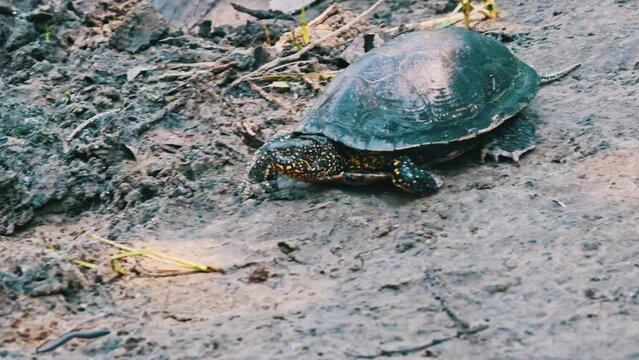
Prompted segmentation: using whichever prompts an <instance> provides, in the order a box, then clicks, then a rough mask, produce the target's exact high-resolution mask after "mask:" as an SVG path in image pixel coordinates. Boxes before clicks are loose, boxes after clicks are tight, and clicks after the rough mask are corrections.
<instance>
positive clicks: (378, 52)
mask: <svg viewBox="0 0 639 360" xmlns="http://www.w3.org/2000/svg"><path fill="white" fill-rule="evenodd" d="M538 88H539V75H537V73H536V72H535V70H534V69H532V68H531V67H530V66H528V65H526V64H525V63H523V62H522V61H521V60H519V59H518V58H517V57H516V56H515V55H513V54H512V53H511V52H510V50H508V48H507V47H505V46H504V45H503V44H501V43H500V42H498V41H496V40H494V39H492V38H490V37H487V36H485V35H481V34H479V33H476V32H473V31H469V30H465V29H461V28H446V29H440V30H432V31H420V32H413V33H409V34H405V35H401V36H398V37H397V38H395V39H393V40H391V41H388V42H386V43H385V44H384V45H382V46H380V47H378V48H376V49H374V50H372V51H370V52H368V53H366V55H364V56H363V57H362V58H360V59H359V60H358V61H356V62H354V63H353V64H351V65H350V66H349V67H348V68H346V69H344V71H343V72H341V73H340V74H339V75H338V76H337V77H335V79H333V81H332V82H331V84H330V85H329V86H328V88H327V89H326V91H325V92H324V94H323V95H322V96H321V97H320V98H319V99H318V101H317V102H316V103H315V105H314V106H313V107H312V108H311V109H310V111H309V112H308V113H307V114H306V117H305V118H304V120H303V121H302V122H301V123H300V125H299V126H298V128H297V132H301V133H311V134H322V135H324V136H326V137H328V138H330V139H332V140H335V141H338V142H341V143H343V144H344V145H346V146H349V147H352V148H355V149H360V150H371V151H390V150H401V149H407V148H413V147H417V146H421V145H429V144H442V143H443V144H445V143H449V142H452V141H456V140H463V139H469V138H473V137H475V136H477V135H478V134H481V133H484V132H487V131H490V130H492V129H494V128H495V127H497V126H499V125H500V124H501V123H503V122H504V121H505V120H507V119H508V118H510V117H512V116H514V115H515V114H517V113H518V112H519V111H521V110H522V109H523V108H524V107H525V106H526V104H527V103H528V102H530V100H531V99H532V98H533V97H534V96H535V93H536V92H537V90H538Z"/></svg>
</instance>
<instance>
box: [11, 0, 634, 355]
mask: <svg viewBox="0 0 639 360" xmlns="http://www.w3.org/2000/svg"><path fill="white" fill-rule="evenodd" d="M202 3H206V2H205V1H203V2H202ZM209 3H211V4H212V3H214V2H209ZM497 3H498V5H500V6H501V7H502V10H503V12H502V19H503V20H502V21H489V22H484V23H481V24H479V25H478V26H480V27H481V29H482V31H485V32H488V33H490V34H491V35H494V36H497V37H499V38H500V39H502V40H503V41H504V42H505V43H506V44H507V46H509V47H510V48H511V49H512V51H513V52H515V53H516V54H517V55H518V56H519V57H521V58H522V59H523V60H524V61H526V62H527V63H528V64H531V65H532V66H534V67H535V68H536V69H537V70H538V71H539V72H540V73H547V72H551V71H554V70H557V69H560V68H563V67H565V66H567V65H570V64H572V63H574V62H580V63H582V66H581V68H580V69H578V70H577V71H576V72H574V73H573V74H571V75H570V76H568V77H567V78H565V79H563V80H562V81H559V82H555V83H553V84H550V85H547V86H544V87H543V88H542V89H541V90H540V92H539V94H538V95H537V97H536V98H535V99H534V100H533V101H532V103H531V104H530V105H529V106H528V108H527V109H526V110H525V111H524V113H523V114H522V115H523V116H527V117H530V118H532V119H534V120H535V121H536V123H537V126H538V131H537V133H538V143H537V148H536V149H535V150H534V151H533V152H531V153H530V154H528V155H527V156H525V157H524V158H523V159H522V162H521V166H515V165H514V164H512V163H508V162H506V163H494V162H487V163H485V164H482V163H481V161H480V158H479V154H478V153H476V152H473V153H470V154H468V155H466V156H463V157H461V158H459V159H457V160H455V161H453V162H451V163H447V164H443V165H441V166H439V167H438V168H437V171H438V172H439V173H441V174H442V175H443V176H444V177H445V180H446V184H445V186H444V187H443V188H442V189H441V190H440V191H439V192H438V193H437V194H435V195H432V196H429V197H424V198H415V197H412V196H409V195H406V194H403V193H401V192H399V191H397V190H396V189H395V188H393V187H392V186H390V185H376V186H368V187H362V188H349V187H343V186H333V185H314V184H305V183H299V182H294V181H291V180H286V179H280V181H279V183H278V186H277V188H273V187H271V188H263V189H262V190H259V191H258V190H255V188H250V187H248V186H247V185H246V184H245V183H244V180H245V176H246V165H247V163H248V162H249V161H250V159H251V156H252V154H253V152H254V151H255V149H256V148H257V147H259V146H260V144H261V143H262V142H263V141H264V140H266V139H268V138H269V137H270V136H272V135H273V134H275V133H277V132H279V131H283V130H287V129H290V128H291V127H292V126H294V124H295V123H296V122H297V121H298V120H299V118H300V116H302V114H303V112H304V109H306V108H307V107H308V106H309V105H310V104H311V103H312V101H313V99H314V98H315V97H316V90H317V89H319V88H321V87H322V86H324V85H325V84H326V83H327V81H328V80H321V81H319V80H317V81H313V82H310V83H306V82H304V81H301V80H293V81H290V82H289V89H288V91H283V90H282V89H276V88H270V87H268V84H267V83H259V85H260V86H264V89H266V91H268V92H269V94H271V96H274V97H276V98H278V99H281V100H283V106H279V105H278V104H277V103H274V102H272V101H268V100H266V99H265V98H263V97H261V96H260V95H258V94H256V93H255V92H253V91H251V90H250V89H249V88H248V87H247V86H246V85H245V84H241V85H240V86H238V87H236V88H233V89H229V88H228V87H229V84H230V83H232V82H233V80H235V79H237V78H238V76H241V75H242V74H246V73H248V72H249V71H251V70H253V69H255V68H256V67H257V66H259V65H260V64H262V63H264V62H266V61H268V59H269V56H270V55H269V54H270V53H269V51H265V47H264V46H263V43H264V42H265V41H267V38H268V39H269V40H268V41H271V39H277V38H278V37H279V36H280V35H281V34H283V33H285V32H287V31H289V30H290V29H291V28H292V27H294V26H295V25H296V21H295V20H294V21H290V20H285V19H278V20H267V22H266V28H267V29H269V30H270V32H269V36H268V37H267V35H266V33H265V32H264V25H263V24H261V23H260V22H255V21H249V22H247V23H245V24H243V25H239V26H233V25H220V26H216V24H215V23H207V22H206V21H204V23H202V22H200V23H199V25H201V26H195V27H192V26H191V25H189V28H191V30H192V32H191V33H188V31H187V33H185V32H184V31H185V30H184V27H183V26H179V25H178V26H176V25H175V21H176V19H174V18H169V17H167V15H166V14H164V16H165V17H164V18H163V17H162V14H161V11H160V10H162V9H166V7H162V6H159V5H158V4H164V5H165V4H166V1H164V2H163V1H153V3H150V2H147V1H134V0H128V1H127V0H120V1H101V2H94V1H88V0H85V1H82V0H70V1H35V0H33V1H6V0H5V1H4V2H1V1H0V236H1V237H0V358H11V359H21V358H30V357H32V356H33V354H34V352H35V349H36V348H37V346H38V345H40V344H41V343H43V342H45V341H51V340H54V339H56V338H58V337H59V336H61V335H62V334H64V333H65V332H67V331H69V330H72V329H74V328H80V329H95V328H108V329H110V330H111V333H110V334H109V335H107V336H104V337H100V338H97V339H92V340H80V339H75V340H72V341H70V342H69V343H67V344H66V345H64V346H63V347H61V348H58V349H57V350H55V351H54V352H51V353H48V354H46V355H43V356H44V357H46V358H56V359H76V358H78V359H79V358H86V357H90V356H91V357H97V358H153V359H199V358H222V359H255V358H259V359H315V358H326V359H342V358H355V357H357V356H358V355H371V357H375V356H377V357H382V356H390V357H392V356H396V357H402V356H404V357H406V358H423V357H433V358H442V359H465V358H478V359H575V358H580V359H603V358H615V359H638V358H639V343H638V340H637V339H639V231H638V230H639V226H638V225H637V224H639V212H638V211H637V210H638V209H639V157H638V156H637V153H638V152H639V142H638V141H637V138H639V123H638V121H637V111H636V109H637V108H639V83H638V82H639V73H638V71H637V70H639V27H638V26H637V24H636V17H635V16H633V14H634V15H639V4H638V3H637V2H636V1H632V0H631V1H622V0H614V1H613V0H603V1H594V0H586V1H584V0H568V1H541V0H540V1H520V2H510V1H497ZM371 4H372V1H344V2H341V3H340V5H343V10H342V11H343V12H342V13H341V15H340V16H342V18H340V19H338V20H336V21H337V22H338V23H339V22H345V21H347V20H348V19H350V18H352V17H353V16H354V15H356V14H359V13H361V12H362V11H364V10H365V9H366V8H367V7H369V6H370V5H371ZM153 5H155V6H156V7H155V8H154V7H153ZM329 5H330V4H329V3H328V2H325V1H320V2H316V3H315V4H314V5H313V6H311V7H310V8H309V9H308V16H309V18H313V17H315V16H317V15H318V14H320V13H321V12H322V11H323V10H324V9H326V8H327V7H328V6H329ZM453 5H454V4H453ZM449 8H450V2H446V1H428V2H421V1H401V0H387V1H385V3H384V4H382V5H381V6H380V8H378V9H377V10H376V12H375V13H374V14H373V15H372V16H371V17H370V18H369V20H368V22H367V23H365V24H363V25H362V24H360V25H358V27H356V28H354V29H353V31H351V32H349V33H347V34H346V35H345V36H346V37H345V39H343V41H342V42H340V41H337V42H332V43H330V44H327V45H326V46H324V47H322V46H320V47H319V48H318V49H316V50H315V51H312V52H311V53H310V55H309V59H314V60H316V61H315V62H312V63H310V65H308V66H310V67H311V70H312V71H316V72H325V73H328V72H330V71H337V70H339V69H340V68H342V67H344V66H345V65H347V63H345V60H344V57H340V56H341V55H340V54H343V53H342V51H343V50H345V49H346V48H347V45H348V44H349V41H351V40H352V39H353V37H355V36H357V34H358V32H361V31H364V30H366V31H370V29H380V28H390V27H394V26H399V25H400V24H405V23H413V22H419V21H424V20H427V19H430V18H433V17H436V16H441V12H442V11H444V10H446V9H449ZM158 9H159V10H158ZM347 10H350V11H351V13H348V12H347ZM204 15H207V14H206V13H205V14H204ZM208 15H209V17H210V16H211V14H210V13H209V14H208ZM296 16H298V15H295V16H294V17H296ZM205 18H206V17H205V16H203V17H201V19H205ZM210 18H211V17H210ZM212 18H214V17H212ZM189 24H190V23H189ZM338 25H339V24H338ZM187 30H188V29H187ZM329 45H330V46H329ZM256 48H258V50H255V49H256ZM287 51H290V52H293V51H295V50H294V48H293V49H289V50H287ZM176 63H179V64H185V63H189V64H192V63H205V64H208V65H201V67H187V66H176V67H174V68H166V67H162V66H158V65H161V64H176ZM212 64H213V65H212ZM223 91H228V93H226V94H225V95H223ZM91 233H95V234H99V235H100V236H103V237H106V238H109V239H111V240H114V241H117V242H118V243H120V244H126V245H128V246H132V247H135V248H148V249H153V250H157V251H163V252H166V253H169V254H171V255H173V256H178V257H181V258H185V259H189V260H192V261H196V262H198V263H202V264H207V265H214V266H218V267H221V268H222V269H223V270H224V274H221V273H197V274H187V275H181V276H175V274H173V273H170V272H166V270H167V269H174V268H175V267H173V266H167V265H163V264H158V263H157V262H155V261H152V260H144V259H128V260H124V261H123V262H121V263H120V264H121V265H122V266H123V267H124V270H125V272H126V275H123V276H119V275H117V274H116V273H114V271H113V270H112V269H111V266H110V263H109V261H108V259H109V255H111V254H113V253H115V252H116V250H114V249H113V248H110V247H108V246H106V245H104V244H102V243H99V242H96V241H95V240H93V239H92V238H91V237H89V236H88V235H89V234H91ZM70 258H73V259H81V260H83V261H87V262H91V263H95V264H97V267H96V268H94V269H86V268H83V267H81V266H78V265H77V264H76V263H73V262H71V261H69V259H70ZM170 275H173V276H170ZM422 345H424V346H422ZM398 349H406V350H407V351H405V352H404V355H402V354H398V353H393V351H394V350H398ZM418 349H419V350H418Z"/></svg>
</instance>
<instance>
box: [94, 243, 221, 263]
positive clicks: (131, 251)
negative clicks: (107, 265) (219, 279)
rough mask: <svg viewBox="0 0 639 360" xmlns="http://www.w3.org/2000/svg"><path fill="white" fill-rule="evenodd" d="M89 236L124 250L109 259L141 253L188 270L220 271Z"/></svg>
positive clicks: (159, 253)
mask: <svg viewBox="0 0 639 360" xmlns="http://www.w3.org/2000/svg"><path fill="white" fill-rule="evenodd" d="M89 237H91V238H92V239H94V240H97V241H100V242H103V243H105V244H109V245H111V246H113V247H115V248H118V249H121V250H125V252H123V253H119V254H116V255H113V256H112V257H111V260H117V259H121V258H124V257H127V256H134V255H142V256H146V257H148V258H151V259H154V260H157V261H161V262H163V263H166V264H172V265H178V266H181V267H184V268H187V269H190V270H197V271H200V272H220V269H219V268H216V267H212V266H206V265H199V264H196V263H193V262H190V261H186V260H182V259H179V258H176V257H173V256H170V255H167V254H164V253H161V252H158V251H153V250H146V249H134V248H130V247H128V246H124V245H121V244H118V243H116V242H114V241H111V240H108V239H105V238H102V237H100V236H98V235H96V234H89Z"/></svg>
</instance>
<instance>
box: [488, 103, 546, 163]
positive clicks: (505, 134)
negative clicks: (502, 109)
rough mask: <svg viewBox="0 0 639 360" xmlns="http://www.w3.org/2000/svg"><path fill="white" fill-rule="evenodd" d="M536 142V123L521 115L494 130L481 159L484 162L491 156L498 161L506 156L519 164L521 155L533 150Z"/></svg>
mask: <svg viewBox="0 0 639 360" xmlns="http://www.w3.org/2000/svg"><path fill="white" fill-rule="evenodd" d="M535 142H536V137H535V124H534V123H533V122H532V120H530V119H527V118H526V117H524V116H522V115H519V116H517V117H515V118H514V119H510V120H507V121H506V123H505V124H503V125H502V126H501V127H499V128H498V129H497V130H496V131H495V132H494V135H493V136H492V138H491V140H489V141H488V143H486V145H484V149H483V150H482V153H481V160H482V162H483V161H484V160H485V159H486V157H487V156H490V157H492V158H493V159H494V160H495V162H498V161H499V157H505V158H508V159H511V160H512V161H513V162H515V164H517V165H519V159H520V158H521V156H522V155H523V154H525V153H527V152H529V151H531V150H533V149H534V148H535Z"/></svg>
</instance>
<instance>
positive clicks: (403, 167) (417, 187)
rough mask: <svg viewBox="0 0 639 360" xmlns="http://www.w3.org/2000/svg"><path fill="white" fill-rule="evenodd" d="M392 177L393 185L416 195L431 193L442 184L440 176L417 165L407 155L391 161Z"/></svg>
mask: <svg viewBox="0 0 639 360" xmlns="http://www.w3.org/2000/svg"><path fill="white" fill-rule="evenodd" d="M392 177H393V184H395V186H397V187H399V188H400V189H402V190H404V191H406V192H409V193H412V194H416V195H428V194H432V193H434V192H436V191H437V190H438V189H439V188H440V187H442V185H443V184H444V181H443V180H442V179H441V178H439V177H438V176H436V175H435V174H433V173H431V172H429V171H428V170H426V169H424V168H421V167H419V166H417V165H416V164H415V163H414V162H413V160H411V158H410V157H408V156H401V157H399V158H397V159H396V160H395V161H394V162H393V174H392Z"/></svg>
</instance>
